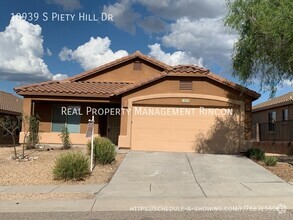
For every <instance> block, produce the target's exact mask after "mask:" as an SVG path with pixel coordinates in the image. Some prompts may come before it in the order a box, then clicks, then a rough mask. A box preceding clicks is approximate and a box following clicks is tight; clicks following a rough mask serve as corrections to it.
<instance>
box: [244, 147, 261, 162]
mask: <svg viewBox="0 0 293 220" xmlns="http://www.w3.org/2000/svg"><path fill="white" fill-rule="evenodd" d="M247 157H249V158H250V159H252V160H263V159H264V158H265V152H264V151H263V150H261V149H259V148H251V149H249V150H248V151H247Z"/></svg>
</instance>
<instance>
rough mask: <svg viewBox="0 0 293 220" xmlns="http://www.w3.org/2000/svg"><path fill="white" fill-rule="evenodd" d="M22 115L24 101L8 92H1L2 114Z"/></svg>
mask: <svg viewBox="0 0 293 220" xmlns="http://www.w3.org/2000/svg"><path fill="white" fill-rule="evenodd" d="M1 111H3V112H7V113H10V112H11V113H13V114H15V113H21V112H22V99H21V98H19V97H17V96H15V95H13V94H11V93H7V92H2V91H0V112H1Z"/></svg>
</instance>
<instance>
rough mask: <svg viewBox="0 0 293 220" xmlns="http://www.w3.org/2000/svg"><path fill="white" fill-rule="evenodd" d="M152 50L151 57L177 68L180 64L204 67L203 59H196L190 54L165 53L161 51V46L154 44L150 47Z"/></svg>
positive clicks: (180, 52) (178, 52)
mask: <svg viewBox="0 0 293 220" xmlns="http://www.w3.org/2000/svg"><path fill="white" fill-rule="evenodd" d="M148 47H149V48H150V50H151V51H150V53H149V55H150V56H151V57H154V58H155V59H158V60H160V61H161V62H164V63H166V64H169V65H171V66H175V65H178V64H193V65H198V66H203V59H202V58H199V59H197V58H195V57H193V56H192V55H191V54H190V53H187V52H183V51H175V52H174V53H172V54H171V53H165V52H164V51H162V49H161V45H160V44H153V45H148Z"/></svg>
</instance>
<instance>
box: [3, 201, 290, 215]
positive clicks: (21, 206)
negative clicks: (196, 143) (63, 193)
mask: <svg viewBox="0 0 293 220" xmlns="http://www.w3.org/2000/svg"><path fill="white" fill-rule="evenodd" d="M292 209H293V198H292V197H265V198H264V197H258V198H176V199H174V198H97V199H87V200H41V201H39V200H38V201H34V200H22V201H0V213H3V212H91V211H221V210H222V211H232V210H234V211H276V212H279V213H280V214H281V213H284V212H286V211H287V210H292Z"/></svg>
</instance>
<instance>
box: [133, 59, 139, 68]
mask: <svg viewBox="0 0 293 220" xmlns="http://www.w3.org/2000/svg"><path fill="white" fill-rule="evenodd" d="M133 70H141V62H140V61H135V62H134V63H133Z"/></svg>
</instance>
